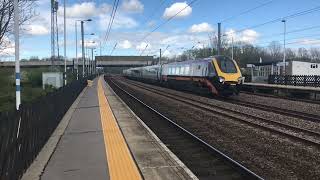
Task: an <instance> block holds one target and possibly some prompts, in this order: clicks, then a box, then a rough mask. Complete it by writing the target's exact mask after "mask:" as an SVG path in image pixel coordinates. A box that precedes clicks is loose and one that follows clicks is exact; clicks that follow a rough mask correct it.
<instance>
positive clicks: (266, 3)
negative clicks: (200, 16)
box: [220, 0, 274, 23]
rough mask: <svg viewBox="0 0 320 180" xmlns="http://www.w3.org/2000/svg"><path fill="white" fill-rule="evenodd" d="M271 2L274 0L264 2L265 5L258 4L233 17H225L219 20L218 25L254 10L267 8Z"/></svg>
mask: <svg viewBox="0 0 320 180" xmlns="http://www.w3.org/2000/svg"><path fill="white" fill-rule="evenodd" d="M273 1H274V0H271V1H267V2H265V3H263V4H260V5H258V6H255V7H253V8H250V9H247V10H245V11H243V12H240V13H239V14H235V15H232V16H230V17H227V18H225V19H223V20H221V21H220V23H224V22H227V21H230V20H231V19H234V18H236V17H239V16H241V15H244V14H247V13H250V12H252V11H254V10H256V9H259V8H261V7H264V6H267V5H269V4H271V3H272V2H273Z"/></svg>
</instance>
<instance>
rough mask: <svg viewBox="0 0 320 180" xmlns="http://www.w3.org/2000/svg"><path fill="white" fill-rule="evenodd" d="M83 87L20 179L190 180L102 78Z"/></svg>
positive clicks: (174, 158) (185, 170)
mask: <svg viewBox="0 0 320 180" xmlns="http://www.w3.org/2000/svg"><path fill="white" fill-rule="evenodd" d="M89 84H90V86H89V85H88V86H87V87H86V88H85V89H84V90H83V92H82V93H81V94H80V95H79V97H78V98H77V100H76V101H75V102H74V103H73V105H72V106H71V107H70V109H69V110H68V112H67V113H66V114H65V116H64V117H63V119H62V121H61V123H60V124H59V126H58V127H57V129H56V130H55V132H54V133H53V135H52V136H51V137H50V139H49V141H48V142H47V144H46V145H45V146H44V147H43V149H42V150H41V152H40V153H39V155H38V156H37V158H36V160H35V161H34V162H33V164H32V165H31V166H30V167H29V169H28V170H27V171H26V173H25V174H24V175H23V177H22V179H25V180H29V179H30V180H31V179H32V180H35V179H40V178H41V179H42V180H55V179H69V180H72V179H77V180H80V179H85V180H87V179H130V180H134V179H196V177H195V176H194V175H193V174H192V172H191V171H190V170H189V169H188V168H187V167H186V166H185V165H184V164H183V163H182V162H181V161H180V160H179V159H178V158H176V157H175V155H174V154H173V153H171V151H170V150H168V149H167V148H166V147H165V145H164V144H162V142H161V141H160V140H159V139H158V138H156V136H155V135H154V134H153V132H151V131H150V130H149V129H148V128H147V126H146V125H145V124H144V123H143V122H142V121H141V120H140V119H139V118H138V117H137V116H135V115H134V114H133V113H132V111H131V110H130V109H129V108H128V107H127V106H126V105H125V104H124V103H123V102H122V101H121V100H120V99H119V98H118V96H116V95H115V93H114V92H113V91H112V90H111V88H110V87H109V86H108V85H107V84H106V82H105V81H104V79H103V78H102V77H99V78H96V79H94V80H93V81H92V82H90V83H89Z"/></svg>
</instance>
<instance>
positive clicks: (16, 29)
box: [13, 0, 21, 110]
mask: <svg viewBox="0 0 320 180" xmlns="http://www.w3.org/2000/svg"><path fill="white" fill-rule="evenodd" d="M13 6H14V41H15V52H14V53H15V62H16V63H15V70H16V108H17V110H19V106H20V104H21V91H20V62H19V59H20V57H19V55H20V54H19V4H18V0H14V1H13Z"/></svg>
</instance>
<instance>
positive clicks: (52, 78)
mask: <svg viewBox="0 0 320 180" xmlns="http://www.w3.org/2000/svg"><path fill="white" fill-rule="evenodd" d="M46 85H51V86H53V87H55V88H60V87H62V86H63V73H62V72H43V73H42V88H43V89H45V87H46Z"/></svg>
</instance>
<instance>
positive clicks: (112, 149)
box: [98, 77, 142, 180]
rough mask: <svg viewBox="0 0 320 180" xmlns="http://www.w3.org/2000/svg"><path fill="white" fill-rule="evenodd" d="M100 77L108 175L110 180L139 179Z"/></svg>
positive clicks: (100, 102)
mask: <svg viewBox="0 0 320 180" xmlns="http://www.w3.org/2000/svg"><path fill="white" fill-rule="evenodd" d="M102 81H103V80H102V78H101V77H100V78H99V82H98V98H99V106H100V115H101V123H102V129H103V136H104V143H105V146H106V154H107V161H108V167H109V175H110V179H111V180H118V179H119V180H129V179H130V180H138V179H139V180H141V179H142V177H141V175H140V173H139V170H138V167H137V165H136V164H135V162H134V160H133V158H132V156H131V153H130V151H129V148H128V146H127V144H126V142H125V139H124V137H123V135H122V133H121V131H120V128H119V126H118V124H117V122H116V119H115V117H114V115H113V113H112V110H111V108H110V106H109V103H108V100H107V98H106V96H105V95H104V90H103V87H102Z"/></svg>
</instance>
